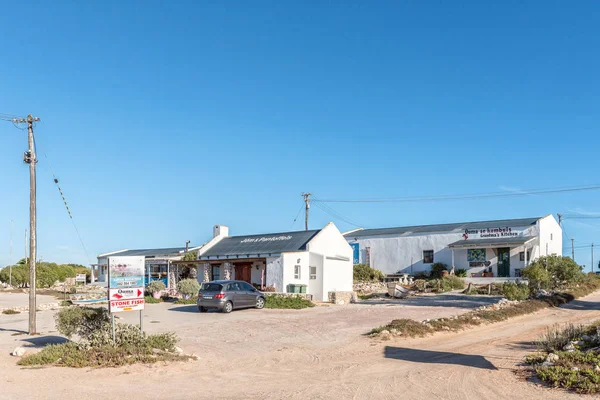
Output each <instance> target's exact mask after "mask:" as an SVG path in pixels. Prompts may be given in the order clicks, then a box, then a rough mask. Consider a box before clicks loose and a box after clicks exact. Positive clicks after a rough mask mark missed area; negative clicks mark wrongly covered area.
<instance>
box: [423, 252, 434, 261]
mask: <svg viewBox="0 0 600 400" xmlns="http://www.w3.org/2000/svg"><path fill="white" fill-rule="evenodd" d="M425 253H431V261H426V260H429V257H427V258H426V256H425ZM433 263H435V252H434V251H433V250H423V264H433Z"/></svg>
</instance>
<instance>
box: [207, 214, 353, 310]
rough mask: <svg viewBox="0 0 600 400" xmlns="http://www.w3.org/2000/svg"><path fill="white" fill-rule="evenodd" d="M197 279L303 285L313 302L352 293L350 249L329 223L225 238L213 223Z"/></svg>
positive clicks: (288, 288)
mask: <svg viewBox="0 0 600 400" xmlns="http://www.w3.org/2000/svg"><path fill="white" fill-rule="evenodd" d="M198 265H199V271H198V280H199V281H201V282H202V281H211V280H218V279H237V280H243V281H246V282H248V283H251V284H254V285H257V286H273V287H274V288H275V290H276V291H277V292H292V291H293V290H294V289H293V287H294V285H305V289H306V293H308V294H311V295H312V296H313V299H314V300H317V301H327V300H328V294H329V292H345V291H352V275H353V270H352V248H351V247H350V246H349V245H348V242H346V239H345V238H344V236H343V235H342V234H341V233H340V231H339V230H338V229H337V227H336V226H335V225H334V224H333V223H329V224H327V225H326V226H325V227H324V228H323V229H320V230H311V231H298V232H283V233H268V234H258V235H246V236H229V228H228V227H226V226H224V225H216V226H215V227H214V228H213V239H212V240H211V241H209V242H208V243H206V244H205V245H204V246H203V247H202V248H201V249H200V250H199V251H198Z"/></svg>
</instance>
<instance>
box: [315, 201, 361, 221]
mask: <svg viewBox="0 0 600 400" xmlns="http://www.w3.org/2000/svg"><path fill="white" fill-rule="evenodd" d="M311 203H312V204H314V205H315V206H317V207H318V208H319V209H321V210H322V211H323V212H324V213H326V214H328V215H330V216H332V217H333V218H335V219H339V220H341V221H344V222H345V223H347V224H349V225H352V226H355V227H357V228H362V226H361V225H359V224H357V223H356V222H354V221H352V220H350V219H348V218H346V217H344V216H343V215H342V214H340V213H338V212H337V211H335V210H334V209H333V208H331V207H330V206H328V205H327V204H325V203H323V202H322V201H320V200H317V199H314V198H313V200H312V201H311Z"/></svg>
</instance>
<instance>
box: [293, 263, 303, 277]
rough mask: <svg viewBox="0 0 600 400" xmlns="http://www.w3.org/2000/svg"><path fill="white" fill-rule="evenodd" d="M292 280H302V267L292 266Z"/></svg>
mask: <svg viewBox="0 0 600 400" xmlns="http://www.w3.org/2000/svg"><path fill="white" fill-rule="evenodd" d="M294 279H302V266H301V265H298V264H296V265H294Z"/></svg>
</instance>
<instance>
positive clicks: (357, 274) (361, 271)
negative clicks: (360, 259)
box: [354, 264, 385, 282]
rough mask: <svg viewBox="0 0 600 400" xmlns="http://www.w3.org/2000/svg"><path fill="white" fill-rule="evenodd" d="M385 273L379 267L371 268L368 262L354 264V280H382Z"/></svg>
mask: <svg viewBox="0 0 600 400" xmlns="http://www.w3.org/2000/svg"><path fill="white" fill-rule="evenodd" d="M383 278H385V274H384V273H383V272H381V271H379V270H378V269H374V268H371V267H370V266H368V265H367V264H356V265H355V266H354V282H370V281H382V280H383Z"/></svg>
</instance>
